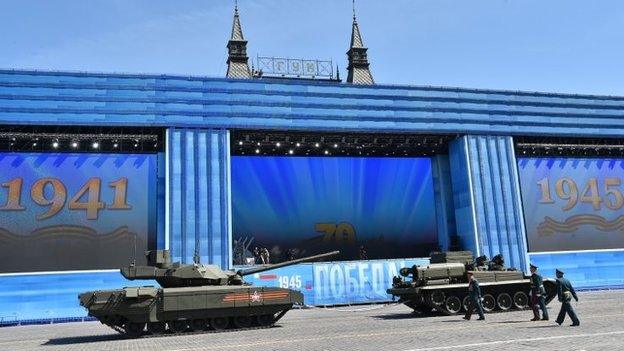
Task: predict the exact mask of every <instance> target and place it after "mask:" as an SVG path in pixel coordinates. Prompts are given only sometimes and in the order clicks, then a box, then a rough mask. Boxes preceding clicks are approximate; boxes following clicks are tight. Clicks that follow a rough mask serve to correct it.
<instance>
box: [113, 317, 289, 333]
mask: <svg viewBox="0 0 624 351" xmlns="http://www.w3.org/2000/svg"><path fill="white" fill-rule="evenodd" d="M288 311H289V310H284V311H281V312H280V313H278V314H277V315H276V316H275V318H274V319H273V321H272V322H271V324H267V325H252V326H249V327H245V328H239V327H234V326H233V325H232V323H231V321H230V326H229V327H228V328H225V329H205V330H191V329H190V328H187V329H186V330H185V331H182V332H173V331H171V330H169V329H167V330H165V331H164V332H162V333H158V334H152V333H150V332H148V331H147V330H145V329H144V330H143V332H142V333H141V334H139V335H130V334H128V333H127V332H126V330H125V329H124V328H123V327H122V326H119V325H110V324H105V325H106V326H107V327H109V328H111V329H113V330H115V331H116V332H118V333H119V334H121V336H123V337H124V338H128V339H139V338H141V339H142V338H162V337H171V336H186V335H198V334H217V333H231V332H237V331H245V330H259V329H270V328H273V327H275V323H277V322H278V321H279V320H280V319H281V318H282V317H283V316H284V315H285V314H286V312H288Z"/></svg>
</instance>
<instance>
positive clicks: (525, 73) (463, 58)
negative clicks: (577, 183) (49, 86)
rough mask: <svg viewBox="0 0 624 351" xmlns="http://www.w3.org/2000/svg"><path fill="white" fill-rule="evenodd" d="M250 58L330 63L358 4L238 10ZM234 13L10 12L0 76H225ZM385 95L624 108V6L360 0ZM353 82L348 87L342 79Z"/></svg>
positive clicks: (252, 2)
mask: <svg viewBox="0 0 624 351" xmlns="http://www.w3.org/2000/svg"><path fill="white" fill-rule="evenodd" d="M239 7H240V10H241V20H242V25H243V31H244V34H245V37H246V39H247V40H249V44H248V53H249V56H250V57H255V56H256V55H257V54H260V55H266V56H286V57H303V58H323V59H325V58H331V59H333V60H334V62H336V63H338V64H339V66H340V68H341V71H342V72H341V73H342V74H343V75H344V70H345V67H346V55H345V52H346V50H347V49H348V44H349V36H350V31H351V28H350V27H351V1H350V0H261V1H260V0H240V1H239ZM232 12H233V1H226V0H175V1H173V0H168V1H165V0H106V1H104V0H63V1H60V0H49V1H43V0H0V33H1V34H0V68H33V69H52V70H81V71H105V72H145V73H175V74H189V75H207V76H218V77H221V76H224V75H225V69H226V66H225V60H226V48H225V44H226V42H227V38H228V36H229V33H230V30H231V22H232ZM357 12H358V19H359V23H360V29H361V31H362V36H363V38H364V43H365V44H366V45H367V46H368V47H369V59H370V61H371V69H372V72H373V76H374V77H375V79H376V81H377V82H379V83H389V84H411V85H441V86H460V87H471V88H494V89H512V90H532V91H533V90H537V91H551V92H570V93H595V94H609V95H622V96H624V1H621V0H613V1H607V0H600V1H590V0H584V1H580V0H479V1H467V0H454V1H450V0H391V1H390V0H388V1H381V0H358V1H357ZM344 76H346V75H344Z"/></svg>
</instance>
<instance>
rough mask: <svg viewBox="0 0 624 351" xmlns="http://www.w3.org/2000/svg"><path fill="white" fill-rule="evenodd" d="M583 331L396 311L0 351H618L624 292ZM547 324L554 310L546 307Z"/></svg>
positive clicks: (600, 306)
mask: <svg viewBox="0 0 624 351" xmlns="http://www.w3.org/2000/svg"><path fill="white" fill-rule="evenodd" d="M579 298H580V299H581V302H580V303H579V304H578V305H576V306H575V307H576V308H577V311H578V314H579V316H580V318H581V326H580V327H578V328H572V327H568V325H569V324H570V321H569V320H566V321H565V322H564V325H563V326H561V327H560V326H557V325H556V324H555V323H554V321H550V322H530V321H528V320H529V319H530V318H532V313H531V312H530V311H520V312H509V313H496V314H488V315H486V318H487V320H486V321H484V322H480V321H476V320H473V321H469V322H468V321H464V320H462V319H461V316H436V317H426V318H423V317H415V316H414V315H412V314H411V313H410V312H411V310H410V309H408V308H407V307H405V306H402V305H372V306H356V307H342V308H335V309H323V308H314V309H310V310H294V311H291V312H289V313H288V314H287V315H286V316H285V317H284V318H283V319H282V320H280V322H279V325H278V326H276V327H274V328H271V329H264V330H249V331H237V332H225V333H218V334H202V335H182V336H170V337H157V338H147V339H125V338H122V337H120V336H119V335H118V334H117V333H116V332H115V331H113V330H111V329H108V328H107V327H104V326H102V325H101V324H99V323H98V322H87V323H68V324H56V325H38V326H22V327H7V328H0V350H7V351H8V350H11V351H19V350H48V351H58V350H60V351H72V350H81V351H82V350H85V351H88V350H157V351H160V350H162V351H164V350H168V351H195V350H219V351H221V350H236V351H247V350H254V351H268V350H289V351H296V350H358V351H360V350H361V351H367V350H392V351H407V350H410V351H416V350H418V351H424V350H432V351H433V350H497V351H499V350H566V351H567V350H624V290H619V291H618V290H615V291H601V292H586V293H581V294H579ZM549 309H550V314H551V318H553V319H554V318H555V317H556V315H557V313H558V311H559V304H558V303H556V302H554V303H552V304H551V305H550V306H549Z"/></svg>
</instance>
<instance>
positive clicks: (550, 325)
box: [527, 324, 560, 329]
mask: <svg viewBox="0 0 624 351" xmlns="http://www.w3.org/2000/svg"><path fill="white" fill-rule="evenodd" d="M559 327H560V326H558V325H556V324H549V325H535V326H531V327H527V329H537V328H559Z"/></svg>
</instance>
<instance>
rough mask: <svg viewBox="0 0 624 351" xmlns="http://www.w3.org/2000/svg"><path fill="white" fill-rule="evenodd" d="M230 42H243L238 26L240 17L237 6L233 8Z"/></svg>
mask: <svg viewBox="0 0 624 351" xmlns="http://www.w3.org/2000/svg"><path fill="white" fill-rule="evenodd" d="M230 40H245V38H243V29H242V28H241V24H240V16H239V15H238V5H236V6H235V7H234V22H233V23H232V35H230Z"/></svg>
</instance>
